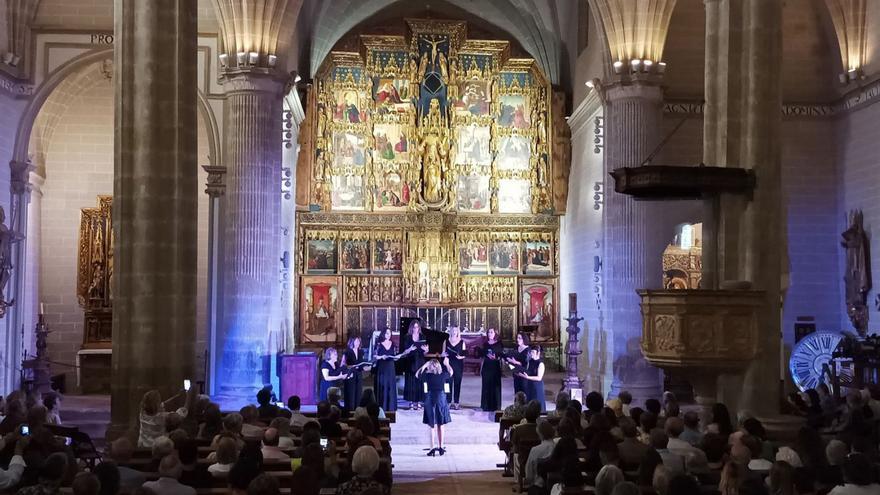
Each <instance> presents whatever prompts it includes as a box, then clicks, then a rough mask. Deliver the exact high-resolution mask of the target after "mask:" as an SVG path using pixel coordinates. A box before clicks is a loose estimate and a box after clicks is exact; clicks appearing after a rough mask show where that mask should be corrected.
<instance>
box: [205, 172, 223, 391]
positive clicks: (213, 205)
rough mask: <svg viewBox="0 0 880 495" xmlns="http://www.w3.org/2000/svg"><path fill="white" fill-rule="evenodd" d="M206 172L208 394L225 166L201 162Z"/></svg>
mask: <svg viewBox="0 0 880 495" xmlns="http://www.w3.org/2000/svg"><path fill="white" fill-rule="evenodd" d="M202 168H203V169H205V172H208V179H207V181H206V183H205V194H207V195H208V293H207V294H206V296H207V298H208V363H207V367H208V383H207V385H206V391H207V392H208V394H210V395H214V394H215V393H216V391H215V386H216V384H217V380H216V375H215V373H216V370H217V352H218V350H219V349H218V347H217V327H218V325H219V322H220V318H221V317H222V315H223V305H222V304H221V301H220V291H221V289H222V286H223V283H222V275H223V274H222V272H221V270H220V268H221V267H222V266H223V218H224V217H225V215H224V213H223V211H224V205H225V203H226V200H225V198H224V195H225V193H226V167H222V166H216V165H203V166H202Z"/></svg>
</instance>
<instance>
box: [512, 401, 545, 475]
mask: <svg viewBox="0 0 880 495" xmlns="http://www.w3.org/2000/svg"><path fill="white" fill-rule="evenodd" d="M523 414H524V416H523V422H522V423H520V424H518V425H516V426H514V427H513V428H511V430H510V444H511V450H510V451H508V452H507V468H505V470H504V473H505V475H507V476H512V475H513V454H514V452H516V448H517V444H520V443H522V444H532V445H537V444H538V443H540V442H541V439H540V438H539V437H538V418H539V417H540V416H541V404H540V403H538V401H536V400H533V401H529V403H528V404H526V408H525V412H524V413H523Z"/></svg>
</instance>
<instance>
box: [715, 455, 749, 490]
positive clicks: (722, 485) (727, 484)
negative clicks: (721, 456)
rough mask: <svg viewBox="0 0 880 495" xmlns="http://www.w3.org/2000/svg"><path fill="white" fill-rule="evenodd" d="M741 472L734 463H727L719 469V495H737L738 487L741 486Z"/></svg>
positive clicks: (739, 467)
mask: <svg viewBox="0 0 880 495" xmlns="http://www.w3.org/2000/svg"><path fill="white" fill-rule="evenodd" d="M742 473H743V470H742V468H741V466H739V465H738V464H737V463H736V462H728V463H726V464H725V465H724V468H722V469H721V479H720V480H719V482H718V491H719V492H720V493H721V495H739V486H740V484H742Z"/></svg>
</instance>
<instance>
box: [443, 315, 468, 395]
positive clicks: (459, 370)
mask: <svg viewBox="0 0 880 495" xmlns="http://www.w3.org/2000/svg"><path fill="white" fill-rule="evenodd" d="M446 352H447V353H448V354H449V365H450V366H452V371H453V375H452V379H451V380H450V382H449V386H450V388H451V390H450V391H449V393H448V394H447V396H446V400H447V401H448V402H450V403H451V404H452V405H451V407H452V409H456V410H457V409H461V404H460V403H459V401H460V400H461V378H462V376H464V359H465V358H466V357H467V345H466V344H465V342H464V339H462V338H461V330H459V328H458V327H450V328H449V342H448V344H447V345H446Z"/></svg>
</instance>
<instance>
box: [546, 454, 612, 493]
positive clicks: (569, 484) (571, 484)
mask: <svg viewBox="0 0 880 495" xmlns="http://www.w3.org/2000/svg"><path fill="white" fill-rule="evenodd" d="M583 487H584V478H583V475H582V474H581V466H580V463H579V462H578V460H577V459H576V458H574V457H569V458H567V459H566V461H565V463H564V464H563V465H562V472H561V475H560V482H559V483H556V484H555V485H553V489H552V490H550V495H562V494H563V493H567V492H568V493H570V492H575V493H579V492H580V491H581V490H583ZM596 493H599V492H598V491H596ZM609 495H610V494H609Z"/></svg>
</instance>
